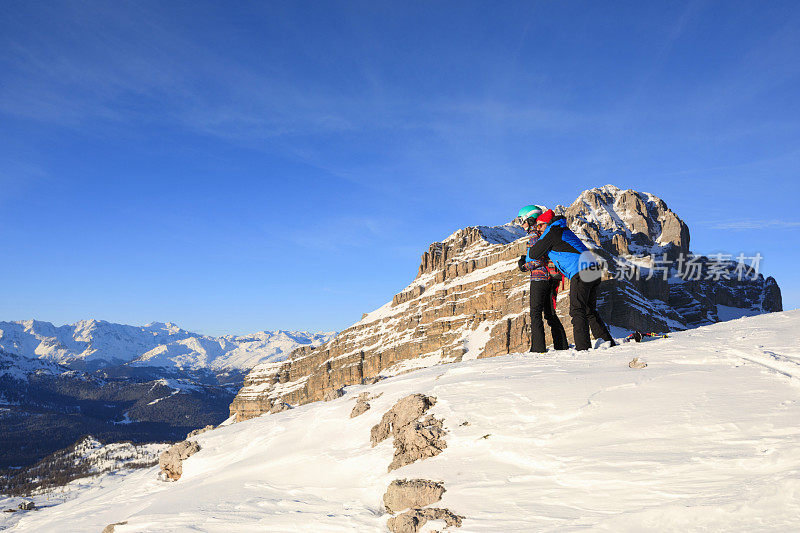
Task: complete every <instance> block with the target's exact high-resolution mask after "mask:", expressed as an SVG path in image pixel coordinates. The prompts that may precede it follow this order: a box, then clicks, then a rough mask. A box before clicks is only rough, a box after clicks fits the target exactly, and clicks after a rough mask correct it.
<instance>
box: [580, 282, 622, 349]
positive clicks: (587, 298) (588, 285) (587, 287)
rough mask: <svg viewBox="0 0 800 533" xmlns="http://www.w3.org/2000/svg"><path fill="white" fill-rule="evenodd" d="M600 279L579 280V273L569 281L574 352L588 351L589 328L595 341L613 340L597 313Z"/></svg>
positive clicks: (589, 341) (612, 342)
mask: <svg viewBox="0 0 800 533" xmlns="http://www.w3.org/2000/svg"><path fill="white" fill-rule="evenodd" d="M599 285H600V278H597V279H594V280H592V281H584V280H582V279H581V275H580V273H578V274H575V275H574V276H572V279H570V280H569V316H571V317H572V335H573V337H574V338H575V349H576V350H588V349H589V348H591V346H592V343H591V340H590V338H589V328H591V329H592V335H594V337H595V338H596V339H603V340H604V341H611V345H612V346H614V339H613V338H612V337H611V333H609V332H608V328H607V327H606V325H605V323H603V319H602V318H600V315H599V314H598V312H597V287H598V286H599Z"/></svg>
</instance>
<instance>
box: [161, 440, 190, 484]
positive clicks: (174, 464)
mask: <svg viewBox="0 0 800 533" xmlns="http://www.w3.org/2000/svg"><path fill="white" fill-rule="evenodd" d="M199 451H200V445H199V444H197V442H196V441H190V440H185V441H182V442H179V443H177V444H175V445H173V446H172V447H171V448H170V449H168V450H166V451H165V452H164V453H162V454H161V456H160V457H159V458H158V466H159V468H161V472H162V473H163V474H164V476H165V477H166V478H168V479H171V480H172V481H177V480H179V479H180V478H181V474H182V473H183V461H184V460H185V459H188V458H189V457H191V456H192V455H194V454H195V453H197V452H199Z"/></svg>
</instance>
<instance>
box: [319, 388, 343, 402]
mask: <svg viewBox="0 0 800 533" xmlns="http://www.w3.org/2000/svg"><path fill="white" fill-rule="evenodd" d="M342 396H344V389H330V390H329V391H327V392H325V395H324V396H323V397H322V400H323V401H325V402H330V401H333V400H335V399H337V398H341V397H342Z"/></svg>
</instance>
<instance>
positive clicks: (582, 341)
mask: <svg viewBox="0 0 800 533" xmlns="http://www.w3.org/2000/svg"><path fill="white" fill-rule="evenodd" d="M588 298H589V291H588V290H587V287H586V284H585V283H583V281H581V277H580V275H578V274H576V275H575V276H573V277H572V279H570V280H569V316H571V317H572V336H573V338H574V339H575V349H576V350H588V349H589V348H590V347H591V341H590V339H589V323H588V322H587V321H586V307H587V300H588Z"/></svg>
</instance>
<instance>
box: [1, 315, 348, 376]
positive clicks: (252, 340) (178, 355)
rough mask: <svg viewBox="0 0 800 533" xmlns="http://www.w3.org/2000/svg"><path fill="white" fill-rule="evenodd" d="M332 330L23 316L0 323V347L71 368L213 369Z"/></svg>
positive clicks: (283, 350)
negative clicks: (206, 328)
mask: <svg viewBox="0 0 800 533" xmlns="http://www.w3.org/2000/svg"><path fill="white" fill-rule="evenodd" d="M334 334H335V333H334V332H327V333H311V332H308V331H284V330H277V331H259V332H257V333H253V334H250V335H243V336H234V335H225V336H223V337H210V336H207V335H201V334H199V333H193V332H191V331H186V330H185V329H182V328H180V327H179V326H177V325H175V324H172V323H166V324H165V323H161V322H152V323H150V324H147V325H145V326H129V325H125V324H114V323H112V322H106V321H104V320H94V319H92V320H81V321H79V322H76V323H75V324H68V325H65V326H55V325H53V324H52V323H50V322H42V321H39V320H22V321H15V322H0V349H2V350H3V351H5V352H8V353H13V354H16V355H21V356H23V357H28V358H31V359H41V360H45V361H49V362H53V363H58V364H60V365H65V366H68V367H69V368H71V369H73V370H87V371H93V370H98V369H101V368H109V367H114V366H118V365H129V366H133V367H158V368H161V369H166V370H170V371H179V372H180V371H187V372H197V371H209V372H214V373H217V372H226V371H231V370H245V371H246V370H249V369H251V368H253V367H254V366H255V365H257V364H259V363H266V362H273V361H280V360H282V359H284V358H286V356H287V355H288V354H289V352H291V351H292V350H293V349H295V348H297V347H299V346H304V345H319V344H323V343H325V342H327V341H328V340H330V339H331V338H332V337H333V336H334Z"/></svg>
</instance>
